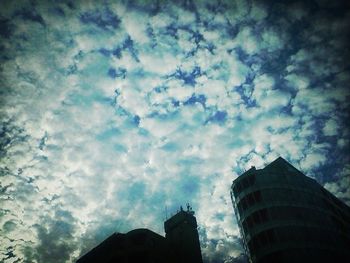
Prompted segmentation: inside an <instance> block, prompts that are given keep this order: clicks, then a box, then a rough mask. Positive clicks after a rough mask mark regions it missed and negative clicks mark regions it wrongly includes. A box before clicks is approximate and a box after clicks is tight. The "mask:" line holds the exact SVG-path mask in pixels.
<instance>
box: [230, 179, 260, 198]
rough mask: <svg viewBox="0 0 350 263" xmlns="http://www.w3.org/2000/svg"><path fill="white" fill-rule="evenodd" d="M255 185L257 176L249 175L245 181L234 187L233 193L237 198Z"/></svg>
mask: <svg viewBox="0 0 350 263" xmlns="http://www.w3.org/2000/svg"><path fill="white" fill-rule="evenodd" d="M254 183H255V174H250V175H247V176H246V177H245V178H244V179H243V180H241V181H239V182H238V183H237V184H236V185H235V186H234V187H233V193H234V195H235V197H236V198H237V196H238V195H239V194H240V193H241V192H242V191H243V190H244V189H246V188H248V187H251V186H252V185H253V184H254Z"/></svg>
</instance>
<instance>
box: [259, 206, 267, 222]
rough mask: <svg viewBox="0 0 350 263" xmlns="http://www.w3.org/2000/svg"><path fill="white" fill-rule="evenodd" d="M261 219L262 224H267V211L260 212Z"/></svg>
mask: <svg viewBox="0 0 350 263" xmlns="http://www.w3.org/2000/svg"><path fill="white" fill-rule="evenodd" d="M260 217H261V221H262V222H266V221H267V220H268V215H267V209H262V210H260Z"/></svg>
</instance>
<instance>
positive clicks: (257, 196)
mask: <svg viewBox="0 0 350 263" xmlns="http://www.w3.org/2000/svg"><path fill="white" fill-rule="evenodd" d="M261 200H262V197H261V192H260V191H255V192H253V193H250V194H248V195H246V196H245V197H244V198H242V200H240V201H239V203H238V211H239V213H240V214H241V213H242V212H243V211H245V210H246V209H247V208H248V207H251V206H253V205H255V204H256V203H259V202H261Z"/></svg>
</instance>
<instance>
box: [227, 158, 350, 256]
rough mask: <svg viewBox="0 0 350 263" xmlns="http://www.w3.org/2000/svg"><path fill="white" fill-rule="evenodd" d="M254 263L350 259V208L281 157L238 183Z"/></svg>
mask: <svg viewBox="0 0 350 263" xmlns="http://www.w3.org/2000/svg"><path fill="white" fill-rule="evenodd" d="M231 199H232V204H233V207H234V210H235V214H236V217H237V221H238V225H239V227H240V231H241V235H242V237H243V243H244V247H245V249H246V253H247V254H248V255H249V257H250V261H251V262H254V263H255V262H258V263H265V262H269V263H273V262H350V208H349V207H348V206H347V205H345V204H344V203H343V202H341V201H340V200H339V199H337V198H336V197H335V196H334V195H332V194H331V193H330V192H328V191H327V190H326V189H324V188H323V187H322V186H321V185H319V184H318V183H317V182H316V181H315V180H314V179H312V178H310V177H307V176H305V175H304V174H303V173H301V172H300V171H298V170H297V169H296V168H294V167H293V166H292V165H291V164H289V163H288V162H287V161H285V160H284V159H283V158H281V157H279V158H278V159H276V160H275V161H273V162H272V163H270V164H269V165H267V166H266V167H265V168H263V169H255V167H252V168H251V169H250V170H248V171H246V172H245V173H243V174H242V175H241V176H239V177H238V178H237V179H236V180H234V181H233V184H232V188H231Z"/></svg>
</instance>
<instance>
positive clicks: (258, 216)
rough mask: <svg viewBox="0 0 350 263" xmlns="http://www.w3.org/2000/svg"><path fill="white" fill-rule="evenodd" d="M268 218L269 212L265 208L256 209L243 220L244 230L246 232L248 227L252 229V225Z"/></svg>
mask: <svg viewBox="0 0 350 263" xmlns="http://www.w3.org/2000/svg"><path fill="white" fill-rule="evenodd" d="M268 220H269V214H268V212H267V209H266V208H264V209H261V210H259V211H256V212H254V213H253V214H251V215H250V216H248V217H247V218H246V219H245V220H244V221H243V228H244V231H245V232H247V231H248V229H252V228H253V227H254V226H256V225H260V224H262V223H264V222H266V221H268Z"/></svg>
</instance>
